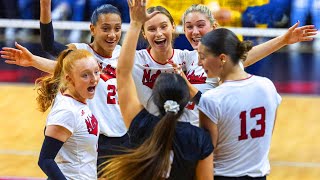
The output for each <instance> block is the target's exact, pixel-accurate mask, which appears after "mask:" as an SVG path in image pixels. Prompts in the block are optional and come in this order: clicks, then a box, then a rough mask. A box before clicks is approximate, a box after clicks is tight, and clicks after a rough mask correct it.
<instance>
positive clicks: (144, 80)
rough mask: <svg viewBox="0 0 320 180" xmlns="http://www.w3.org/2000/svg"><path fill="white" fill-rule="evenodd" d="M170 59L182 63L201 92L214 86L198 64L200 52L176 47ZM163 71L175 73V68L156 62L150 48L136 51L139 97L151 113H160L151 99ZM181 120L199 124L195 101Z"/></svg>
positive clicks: (136, 76) (134, 75)
mask: <svg viewBox="0 0 320 180" xmlns="http://www.w3.org/2000/svg"><path fill="white" fill-rule="evenodd" d="M169 61H172V62H174V63H176V64H178V65H180V66H181V67H182V70H183V71H184V72H186V76H187V79H188V81H189V82H191V83H192V84H193V85H194V86H195V87H196V88H197V89H198V90H200V91H201V92H205V91H206V90H208V89H212V88H213V86H212V85H211V84H209V83H206V80H207V75H206V73H205V72H204V70H203V69H202V68H201V67H199V66H198V62H197V61H198V54H197V52H196V51H188V50H180V49H174V52H173V55H172V57H171V58H170V59H169ZM161 73H174V69H173V67H172V65H171V64H170V63H166V64H160V63H158V62H156V61H155V60H154V59H153V58H152V56H151V54H150V50H149V49H144V50H139V51H136V55H135V64H134V69H133V74H132V75H133V79H134V81H135V85H136V88H137V93H138V98H139V100H140V102H141V104H142V105H143V106H144V107H145V108H146V109H147V110H148V111H149V112H150V113H152V114H155V115H157V114H158V110H157V108H156V107H155V105H154V104H153V102H152V101H151V100H150V101H149V99H150V97H151V95H152V88H153V85H154V83H155V80H156V78H157V77H158V76H159V75H160V74H161ZM180 120H181V121H186V122H190V123H191V124H193V125H196V126H198V125H199V117H198V110H197V107H196V106H195V104H194V103H192V102H190V103H189V104H188V106H187V107H186V111H185V113H184V114H183V115H182V117H181V118H180Z"/></svg>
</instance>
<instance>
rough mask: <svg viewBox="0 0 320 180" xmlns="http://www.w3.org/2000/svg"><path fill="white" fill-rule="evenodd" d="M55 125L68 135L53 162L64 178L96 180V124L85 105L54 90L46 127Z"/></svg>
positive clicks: (97, 127)
mask: <svg viewBox="0 0 320 180" xmlns="http://www.w3.org/2000/svg"><path fill="white" fill-rule="evenodd" d="M49 125H58V126H62V127H64V128H66V129H68V130H69V131H70V132H71V133H72V135H71V136H70V138H68V139H67V141H66V142H65V143H64V144H63V146H62V147H61V149H60V150H59V152H58V154H57V156H56V158H55V162H56V163H57V165H58V167H59V169H60V170H61V172H62V173H63V174H64V176H65V177H66V178H67V179H83V180H86V179H97V144H98V135H99V124H98V121H97V119H96V118H95V116H94V115H93V114H92V113H91V111H90V109H89V107H88V106H87V105H86V104H83V103H82V102H79V101H77V100H75V99H73V98H72V97H69V96H64V95H62V94H61V93H58V94H57V96H56V98H55V100H54V103H53V106H52V109H51V111H50V113H49V115H48V118H47V123H46V126H49Z"/></svg>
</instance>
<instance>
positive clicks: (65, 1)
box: [52, 0, 86, 42]
mask: <svg viewBox="0 0 320 180" xmlns="http://www.w3.org/2000/svg"><path fill="white" fill-rule="evenodd" d="M85 5H86V0H52V20H71V21H83V20H84V19H85V16H84V13H85V12H84V10H85ZM55 33H56V34H58V33H57V32H55ZM81 35H82V34H81V30H72V31H71V32H70V35H69V37H68V42H80V41H81ZM56 37H64V36H62V35H56Z"/></svg>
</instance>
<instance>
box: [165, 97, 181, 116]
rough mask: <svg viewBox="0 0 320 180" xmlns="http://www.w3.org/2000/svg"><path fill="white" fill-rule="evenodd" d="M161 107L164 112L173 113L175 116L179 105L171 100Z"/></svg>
mask: <svg viewBox="0 0 320 180" xmlns="http://www.w3.org/2000/svg"><path fill="white" fill-rule="evenodd" d="M163 107H164V110H165V111H166V112H173V113H174V114H177V113H178V112H179V110H180V105H179V104H178V103H177V102H176V101H172V100H167V101H166V102H165V103H164V106H163Z"/></svg>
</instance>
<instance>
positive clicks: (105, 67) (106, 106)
mask: <svg viewBox="0 0 320 180" xmlns="http://www.w3.org/2000/svg"><path fill="white" fill-rule="evenodd" d="M73 44H74V45H75V46H76V48H77V49H85V50H88V51H89V52H91V53H92V54H93V55H94V57H95V58H96V59H97V61H98V62H99V64H100V67H101V75H100V80H99V83H98V85H97V87H96V93H95V95H94V97H93V98H92V99H89V100H87V103H88V106H89V108H90V109H91V111H92V112H93V114H94V115H95V116H96V117H97V119H99V123H100V137H99V148H98V155H99V157H101V156H105V155H111V154H113V153H117V151H116V149H115V147H119V146H121V144H122V143H124V142H125V141H127V139H128V137H127V135H126V133H127V128H126V126H125V124H124V122H123V119H122V115H121V112H120V107H119V103H118V93H117V80H116V67H117V64H118V58H119V54H120V49H121V46H119V45H117V46H116V47H115V49H114V51H113V52H112V57H103V56H100V55H99V54H98V53H96V52H95V51H94V50H93V49H92V48H91V46H90V45H88V44H85V43H73ZM103 161H104V160H103V159H101V158H99V159H98V164H100V163H101V162H103Z"/></svg>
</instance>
